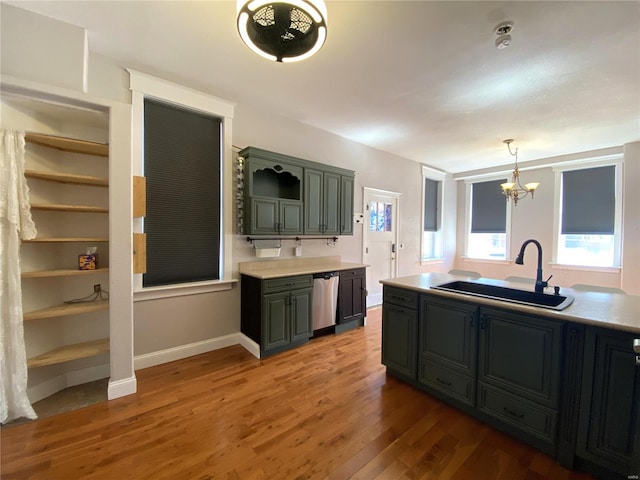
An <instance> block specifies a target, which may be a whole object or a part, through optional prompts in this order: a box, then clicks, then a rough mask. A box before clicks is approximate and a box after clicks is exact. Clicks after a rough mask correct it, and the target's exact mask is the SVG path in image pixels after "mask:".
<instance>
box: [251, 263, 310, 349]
mask: <svg viewBox="0 0 640 480" xmlns="http://www.w3.org/2000/svg"><path fill="white" fill-rule="evenodd" d="M241 282H242V305H241V320H240V328H241V331H242V333H243V334H245V335H246V336H248V337H249V338H250V339H251V340H253V341H254V342H256V343H257V344H258V345H259V346H260V357H266V356H268V355H272V354H275V353H278V352H281V351H284V350H288V349H290V348H294V347H297V346H299V345H302V344H303V343H306V342H308V341H309V338H310V337H311V335H312V333H313V332H312V324H311V318H312V317H311V315H312V311H311V302H312V298H313V278H312V276H311V275H297V276H292V277H282V278H275V279H269V280H260V279H258V278H254V277H251V276H247V275H242V280H241Z"/></svg>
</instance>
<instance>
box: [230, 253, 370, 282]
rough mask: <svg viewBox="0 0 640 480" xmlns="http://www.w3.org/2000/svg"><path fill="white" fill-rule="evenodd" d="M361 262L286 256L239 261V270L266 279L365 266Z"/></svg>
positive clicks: (334, 258) (337, 258) (333, 258)
mask: <svg viewBox="0 0 640 480" xmlns="http://www.w3.org/2000/svg"><path fill="white" fill-rule="evenodd" d="M366 267H368V265H363V264H361V263H349V262H343V261H342V260H341V259H340V257H338V256H334V257H310V258H303V257H299V258H286V259H283V260H262V261H256V262H241V263H240V264H239V271H240V273H241V274H242V275H249V276H250V277H255V278H259V279H261V280H266V279H269V278H280V277H289V276H292V275H307V274H313V273H321V272H336V271H342V270H351V269H355V268H366Z"/></svg>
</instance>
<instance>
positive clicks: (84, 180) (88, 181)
mask: <svg viewBox="0 0 640 480" xmlns="http://www.w3.org/2000/svg"><path fill="white" fill-rule="evenodd" d="M24 176H25V177H27V178H38V179H40V180H47V181H50V182H58V183H73V184H76V185H93V186H96V187H108V186H109V179H107V178H101V177H92V176H89V175H74V174H71V173H54V172H42V171H39V170H25V171H24Z"/></svg>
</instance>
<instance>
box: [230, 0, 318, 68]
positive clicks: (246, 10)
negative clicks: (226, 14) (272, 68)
mask: <svg viewBox="0 0 640 480" xmlns="http://www.w3.org/2000/svg"><path fill="white" fill-rule="evenodd" d="M237 7H238V32H239V33H240V37H241V38H242V41H243V42H244V43H245V44H247V46H248V47H249V48H250V49H251V50H253V51H254V52H255V53H257V54H258V55H260V56H261V57H264V58H266V59H268V60H272V61H276V62H297V61H300V60H304V59H305V58H309V57H310V56H312V55H313V54H315V53H316V52H317V51H318V50H320V48H322V45H323V44H324V42H325V40H326V38H327V7H326V6H325V4H324V1H323V0H287V1H281V2H278V1H269V0H238V2H237Z"/></svg>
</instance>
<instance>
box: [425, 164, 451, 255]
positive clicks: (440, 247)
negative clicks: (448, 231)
mask: <svg viewBox="0 0 640 480" xmlns="http://www.w3.org/2000/svg"><path fill="white" fill-rule="evenodd" d="M445 178H446V173H445V172H442V171H440V170H436V169H434V168H430V167H427V166H424V165H423V166H422V194H421V208H420V212H421V215H420V218H421V219H422V225H421V228H420V237H421V238H420V261H421V263H422V264H426V263H431V262H441V261H443V260H444V233H443V231H442V225H443V219H444V208H443V207H444V193H445ZM426 179H429V180H432V181H435V182H438V187H439V192H438V202H439V205H438V207H439V208H438V213H437V216H438V218H437V225H438V229H437V230H436V231H435V232H426V231H425V230H424V217H425V180H426ZM427 234H430V235H432V236H433V237H432V238H433V243H434V244H435V247H434V256H427V254H426V249H425V235H427Z"/></svg>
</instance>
